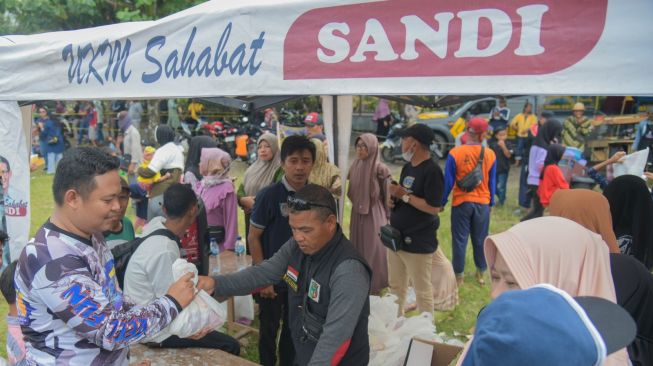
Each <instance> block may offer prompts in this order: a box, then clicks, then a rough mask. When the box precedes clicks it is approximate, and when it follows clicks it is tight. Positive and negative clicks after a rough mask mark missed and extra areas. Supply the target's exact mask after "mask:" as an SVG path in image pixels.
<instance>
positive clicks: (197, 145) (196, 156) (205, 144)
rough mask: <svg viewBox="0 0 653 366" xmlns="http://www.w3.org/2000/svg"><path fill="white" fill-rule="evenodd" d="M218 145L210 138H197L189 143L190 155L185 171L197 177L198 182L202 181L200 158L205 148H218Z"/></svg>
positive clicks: (187, 158) (187, 156)
mask: <svg viewBox="0 0 653 366" xmlns="http://www.w3.org/2000/svg"><path fill="white" fill-rule="evenodd" d="M217 146H218V144H217V143H216V142H215V140H213V139H212V138H211V137H209V136H195V137H193V138H192V139H190V142H189V143H188V155H186V164H185V166H184V170H185V171H187V172H191V173H193V174H194V175H195V178H197V180H200V179H202V175H201V174H200V157H201V154H202V149H203V148H211V147H217Z"/></svg>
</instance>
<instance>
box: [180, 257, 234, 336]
mask: <svg viewBox="0 0 653 366" xmlns="http://www.w3.org/2000/svg"><path fill="white" fill-rule="evenodd" d="M188 272H192V273H193V274H195V277H194V278H193V283H194V284H195V285H197V267H195V265H194V264H192V263H188V262H187V261H186V260H185V259H177V260H176V261H175V262H174V263H173V264H172V277H173V278H174V280H175V281H177V280H178V279H179V277H181V276H183V275H184V274H186V273H188ZM226 319H227V311H226V309H225V307H224V306H221V305H220V304H219V303H218V302H217V301H216V300H215V299H214V298H213V297H211V295H209V294H207V293H206V292H205V291H204V290H199V292H198V293H197V295H196V296H195V299H193V302H191V303H190V305H188V306H187V307H186V308H185V309H184V310H182V311H181V313H180V314H179V316H177V318H176V319H175V320H174V321H173V322H172V323H171V324H170V327H169V328H168V329H169V331H170V333H172V334H174V335H176V336H178V337H179V338H187V337H190V336H192V335H194V334H197V333H199V332H200V331H201V330H203V329H205V328H210V329H216V328H219V327H221V326H222V325H223V324H224V322H225V321H226Z"/></svg>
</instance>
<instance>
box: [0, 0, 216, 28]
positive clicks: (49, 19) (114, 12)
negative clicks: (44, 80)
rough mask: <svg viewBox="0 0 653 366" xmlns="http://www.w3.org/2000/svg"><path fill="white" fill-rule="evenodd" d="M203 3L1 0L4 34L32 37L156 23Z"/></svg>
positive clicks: (193, 0)
mask: <svg viewBox="0 0 653 366" xmlns="http://www.w3.org/2000/svg"><path fill="white" fill-rule="evenodd" d="M201 2H203V0H190V1H187V0H95V1H94V0H0V34H12V33H14V34H32V33H41V32H51V31H61V30H73V29H82V28H90V27H96V26H100V25H106V24H113V23H119V22H126V21H138V20H156V19H159V18H162V17H165V16H167V15H170V14H173V13H176V12H178V11H181V10H184V9H187V8H189V7H191V6H194V5H197V4H199V3H201Z"/></svg>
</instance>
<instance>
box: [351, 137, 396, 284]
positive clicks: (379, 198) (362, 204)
mask: <svg viewBox="0 0 653 366" xmlns="http://www.w3.org/2000/svg"><path fill="white" fill-rule="evenodd" d="M355 147H356V160H354V162H353V163H352V165H351V168H350V169H349V191H347V197H349V199H350V200H351V204H352V208H351V221H350V224H349V238H350V240H351V242H352V244H354V247H355V248H356V249H357V250H358V252H359V253H360V254H361V255H362V256H363V258H365V260H366V261H367V263H368V264H369V265H370V267H372V293H373V294H378V293H379V292H380V291H381V290H382V289H384V288H386V287H388V264H387V261H386V252H385V250H386V249H385V247H384V246H383V244H382V243H381V239H379V235H378V233H379V229H380V228H381V226H383V225H386V224H387V223H388V217H390V211H389V209H388V202H387V201H388V197H389V193H388V185H389V184H390V180H389V178H390V170H389V169H388V167H387V166H386V165H385V164H383V163H381V162H379V142H378V140H377V139H376V136H374V135H373V134H371V133H365V134H362V135H361V136H360V137H359V138H357V139H356V143H355Z"/></svg>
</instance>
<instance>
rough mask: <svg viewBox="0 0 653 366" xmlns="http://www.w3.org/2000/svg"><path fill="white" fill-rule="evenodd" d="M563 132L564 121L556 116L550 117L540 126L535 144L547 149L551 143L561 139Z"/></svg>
mask: <svg viewBox="0 0 653 366" xmlns="http://www.w3.org/2000/svg"><path fill="white" fill-rule="evenodd" d="M561 133H562V123H560V121H558V120H557V119H555V118H551V119H548V120H547V121H546V123H545V124H543V125H542V126H540V127H539V128H538V131H537V136H536V137H535V142H534V143H533V144H534V145H535V146H539V147H541V148H543V149H547V148H548V147H549V145H551V143H553V142H554V140H556V141H560V134H561Z"/></svg>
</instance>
